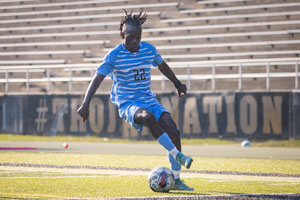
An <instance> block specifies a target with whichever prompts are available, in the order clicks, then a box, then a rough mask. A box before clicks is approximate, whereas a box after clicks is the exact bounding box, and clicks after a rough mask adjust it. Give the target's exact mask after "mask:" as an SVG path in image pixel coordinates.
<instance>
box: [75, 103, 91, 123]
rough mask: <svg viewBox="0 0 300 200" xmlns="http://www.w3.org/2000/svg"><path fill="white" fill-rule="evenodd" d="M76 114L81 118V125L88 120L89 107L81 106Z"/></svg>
mask: <svg viewBox="0 0 300 200" xmlns="http://www.w3.org/2000/svg"><path fill="white" fill-rule="evenodd" d="M77 113H78V114H79V115H80V116H81V117H82V121H83V123H84V122H86V121H87V119H88V118H89V107H88V106H84V105H81V106H80V107H79V108H78V110H77Z"/></svg>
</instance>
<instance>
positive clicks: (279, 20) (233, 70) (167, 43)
mask: <svg viewBox="0 0 300 200" xmlns="http://www.w3.org/2000/svg"><path fill="white" fill-rule="evenodd" d="M122 8H124V9H127V10H129V11H130V10H131V9H133V10H134V12H139V11H140V9H144V10H145V11H146V12H147V13H148V15H149V17H148V18H149V20H148V21H147V22H146V23H145V24H144V26H143V39H142V40H143V41H148V42H151V43H152V44H154V45H155V46H156V47H157V49H158V51H159V52H160V53H161V55H162V56H163V58H164V59H165V60H166V61H167V62H168V63H169V65H170V67H171V68H173V70H174V72H175V73H176V74H177V75H178V77H179V78H180V79H181V80H183V81H184V82H186V83H187V85H188V88H189V90H212V91H216V90H248V89H255V90H257V89H262V90H270V89H275V90H281V89H285V90H286V89H288V90H289V89H290V90H292V89H298V88H299V83H298V77H299V75H300V74H299V72H298V65H299V62H300V57H299V55H300V45H299V43H300V12H299V9H300V0H261V1H259V0H202V1H200V0H199V1H195V0H185V1H183V0H172V1H171V0H148V1H145V0H141V1H135V0H113V1H108V0H97V1H96V0H88V1H82V0H77V1H75V0H74V1H71V0H70V1H67V2H58V1H56V2H52V1H46V0H38V1H31V0H19V1H16V0H11V1H4V0H2V1H0V10H1V12H0V41H1V43H0V58H1V61H0V93H2V92H4V93H9V92H70V91H71V92H76V91H78V92H79V93H83V92H84V90H85V89H83V88H86V87H87V85H88V83H89V81H90V80H91V77H92V76H93V74H94V73H95V69H96V68H97V66H98V65H99V63H100V62H101V61H102V59H103V56H104V55H105V54H106V53H107V51H108V50H109V49H111V48H113V47H114V46H115V45H117V44H119V43H120V42H121V39H120V36H119V30H118V28H119V23H120V19H121V17H122V16H123V15H124V14H123V12H122ZM151 73H152V80H153V83H152V88H153V90H154V91H170V89H171V88H172V90H174V88H173V86H172V84H171V83H170V82H169V81H166V78H165V77H164V76H162V75H161V74H160V73H159V72H158V70H157V69H153V70H152V71H151ZM278 80H280V81H278ZM110 88H111V80H110V79H109V78H106V79H105V81H104V82H103V86H102V89H101V90H100V91H101V92H108V91H109V90H110Z"/></svg>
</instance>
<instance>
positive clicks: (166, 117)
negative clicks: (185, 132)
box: [158, 112, 194, 191]
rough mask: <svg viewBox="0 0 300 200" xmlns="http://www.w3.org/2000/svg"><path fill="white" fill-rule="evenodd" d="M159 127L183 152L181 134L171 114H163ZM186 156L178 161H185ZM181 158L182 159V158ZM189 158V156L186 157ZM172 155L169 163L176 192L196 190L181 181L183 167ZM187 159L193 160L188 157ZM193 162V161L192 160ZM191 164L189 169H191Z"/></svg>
mask: <svg viewBox="0 0 300 200" xmlns="http://www.w3.org/2000/svg"><path fill="white" fill-rule="evenodd" d="M158 124H159V126H160V127H161V128H162V129H163V130H164V131H165V132H166V133H167V134H168V135H169V137H170V139H171V140H172V142H173V144H174V145H175V146H176V148H177V149H178V150H179V151H180V152H181V140H180V132H179V130H178V128H177V126H176V123H175V122H174V120H173V119H172V117H171V116H170V114H169V113H167V112H164V113H162V115H161V117H160V119H159V121H158ZM182 156H184V155H183V154H182V153H181V154H179V155H178V157H179V158H178V157H176V159H177V158H178V159H184V158H182ZM180 157H181V158H180ZM185 157H188V156H185ZM176 159H175V158H174V157H173V156H172V155H171V154H170V153H169V162H170V164H171V169H172V171H173V173H174V176H175V186H174V188H173V189H174V190H189V191H192V190H194V188H191V187H189V186H187V185H186V184H184V183H183V182H182V181H181V179H180V171H181V165H180V163H179V162H178V161H177V160H176ZM187 159H191V158H190V157H188V158H187ZM191 161H192V160H191ZM190 165H191V162H190V163H189V166H188V168H189V167H190Z"/></svg>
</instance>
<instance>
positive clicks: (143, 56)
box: [77, 10, 194, 190]
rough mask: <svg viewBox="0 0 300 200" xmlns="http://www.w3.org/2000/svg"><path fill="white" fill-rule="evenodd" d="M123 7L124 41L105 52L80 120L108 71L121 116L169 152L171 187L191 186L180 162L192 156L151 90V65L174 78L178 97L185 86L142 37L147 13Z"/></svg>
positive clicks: (184, 90) (112, 99)
mask: <svg viewBox="0 0 300 200" xmlns="http://www.w3.org/2000/svg"><path fill="white" fill-rule="evenodd" d="M124 11H125V17H123V19H122V20H121V23H120V35H121V38H122V39H123V44H120V45H118V46H116V47H115V48H114V49H112V50H111V51H110V52H109V53H107V55H106V56H105V58H104V61H103V62H102V63H101V64H100V66H99V67H98V69H97V71H96V74H95V75H94V77H93V79H92V81H91V82H90V84H89V87H88V89H87V91H86V93H85V97H84V100H83V102H82V105H81V106H80V107H79V109H78V110H77V112H78V114H79V115H80V116H81V117H82V118H83V122H85V121H86V120H87V119H88V116H89V104H90V101H91V98H92V96H93V95H94V94H95V92H96V90H97V89H98V87H99V86H100V84H101V83H102V81H103V80H104V78H105V76H106V75H108V74H110V76H111V78H112V80H113V86H112V91H111V95H110V99H111V101H112V102H113V103H114V104H115V105H116V106H117V107H118V110H119V115H120V117H121V118H122V119H124V120H126V121H127V122H129V123H130V124H131V125H132V126H133V127H134V128H136V129H137V130H139V131H141V130H142V127H143V126H147V127H148V128H149V129H150V132H151V134H152V135H153V137H154V138H155V139H156V140H157V141H158V143H159V144H161V145H162V146H163V147H164V148H165V149H166V150H167V151H168V152H169V153H168V157H169V162H170V165H171V169H172V171H173V172H174V175H175V186H174V188H173V189H174V190H194V189H193V188H191V187H189V186H187V185H186V184H184V183H183V182H182V181H181V179H180V170H181V165H183V166H185V168H187V169H189V168H190V166H191V164H192V161H193V159H192V158H191V157H189V156H186V155H184V154H183V153H182V152H181V141H180V132H179V131H178V129H177V126H176V124H175V122H174V121H173V119H172V118H171V116H170V113H169V112H168V111H167V110H166V109H165V108H164V107H163V106H162V105H161V104H159V102H158V101H157V99H156V96H155V94H153V93H152V92H151V90H150V86H151V83H150V81H151V76H150V68H151V67H152V66H154V67H157V66H158V69H159V70H160V71H161V73H162V74H164V75H165V76H166V77H167V78H168V79H169V80H170V81H172V82H173V84H174V86H175V87H176V88H177V91H178V94H179V97H181V96H183V95H185V94H186V86H185V85H184V84H182V83H181V82H180V81H179V80H178V79H177V78H176V76H175V74H174V73H173V71H172V70H171V69H170V67H169V66H168V65H167V64H166V63H165V62H164V61H163V59H162V57H161V56H160V54H159V53H158V52H157V51H156V48H155V47H154V46H153V45H151V44H149V43H146V42H142V41H141V36H142V24H143V23H144V22H145V21H146V20H147V14H146V13H143V11H141V12H140V13H139V14H132V12H131V13H129V14H128V13H127V11H126V10H124Z"/></svg>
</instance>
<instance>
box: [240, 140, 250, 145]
mask: <svg viewBox="0 0 300 200" xmlns="http://www.w3.org/2000/svg"><path fill="white" fill-rule="evenodd" d="M241 146H242V147H251V142H250V141H249V140H244V141H243V142H242V144H241Z"/></svg>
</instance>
